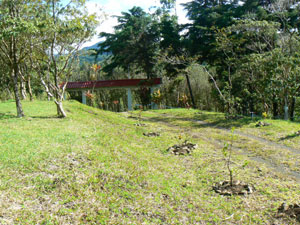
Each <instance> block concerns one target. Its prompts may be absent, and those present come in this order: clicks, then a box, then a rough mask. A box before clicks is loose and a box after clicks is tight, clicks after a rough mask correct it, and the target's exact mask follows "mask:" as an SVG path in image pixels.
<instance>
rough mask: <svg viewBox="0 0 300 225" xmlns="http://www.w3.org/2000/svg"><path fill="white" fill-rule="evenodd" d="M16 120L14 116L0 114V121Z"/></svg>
mask: <svg viewBox="0 0 300 225" xmlns="http://www.w3.org/2000/svg"><path fill="white" fill-rule="evenodd" d="M14 118H18V117H17V116H16V115H12V114H8V113H0V120H7V119H14Z"/></svg>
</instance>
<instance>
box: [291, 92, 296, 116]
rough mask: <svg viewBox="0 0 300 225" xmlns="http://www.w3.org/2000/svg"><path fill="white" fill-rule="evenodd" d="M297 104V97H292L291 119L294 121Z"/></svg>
mask: <svg viewBox="0 0 300 225" xmlns="http://www.w3.org/2000/svg"><path fill="white" fill-rule="evenodd" d="M295 105H296V97H293V98H292V103H291V110H290V120H291V121H294V117H295Z"/></svg>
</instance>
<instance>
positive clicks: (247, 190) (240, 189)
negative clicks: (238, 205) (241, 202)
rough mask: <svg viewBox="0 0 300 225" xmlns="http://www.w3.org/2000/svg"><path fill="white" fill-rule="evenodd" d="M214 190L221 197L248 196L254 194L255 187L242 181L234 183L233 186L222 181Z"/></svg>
mask: <svg viewBox="0 0 300 225" xmlns="http://www.w3.org/2000/svg"><path fill="white" fill-rule="evenodd" d="M213 190H214V191H215V192H216V193H219V194H220V195H248V194H252V193H253V192H254V191H255V188H254V186H253V185H250V184H245V183H243V182H240V181H234V182H233V183H232V184H230V181H222V182H219V183H217V184H215V186H213Z"/></svg>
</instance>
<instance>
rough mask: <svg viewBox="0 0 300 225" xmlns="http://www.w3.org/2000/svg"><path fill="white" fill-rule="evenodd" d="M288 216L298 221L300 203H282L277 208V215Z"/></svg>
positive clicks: (299, 219) (299, 220) (299, 218)
mask: <svg viewBox="0 0 300 225" xmlns="http://www.w3.org/2000/svg"><path fill="white" fill-rule="evenodd" d="M284 216H289V217H291V218H296V220H297V221H298V222H300V204H293V205H287V204H286V203H282V205H281V206H280V207H279V208H278V211H277V217H284Z"/></svg>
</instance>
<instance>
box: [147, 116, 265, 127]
mask: <svg viewBox="0 0 300 225" xmlns="http://www.w3.org/2000/svg"><path fill="white" fill-rule="evenodd" d="M212 117H213V115H210V114H197V115H194V116H191V117H189V118H186V117H180V116H171V117H168V116H166V115H163V114H162V115H160V116H155V117H150V118H149V117H142V118H141V120H144V121H149V122H164V123H172V122H175V121H179V122H180V121H182V122H192V124H191V126H192V127H195V128H205V127H218V128H226V129H230V128H231V127H242V126H245V125H248V124H250V123H254V122H257V121H258V120H260V119H259V118H251V117H242V118H238V119H226V118H225V117H224V116H215V118H214V119H213V120H214V122H209V120H211V119H212ZM207 121H208V122H207Z"/></svg>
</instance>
